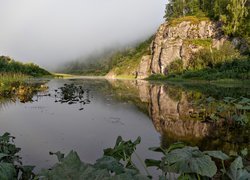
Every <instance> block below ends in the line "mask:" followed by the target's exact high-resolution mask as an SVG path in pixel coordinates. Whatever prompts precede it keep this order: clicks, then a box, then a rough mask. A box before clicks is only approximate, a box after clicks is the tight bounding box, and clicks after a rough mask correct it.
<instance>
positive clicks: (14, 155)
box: [0, 133, 35, 180]
mask: <svg viewBox="0 0 250 180" xmlns="http://www.w3.org/2000/svg"><path fill="white" fill-rule="evenodd" d="M14 139H15V138H14V137H13V136H11V135H10V134H9V133H5V134H3V135H2V136H0V179H1V180H9V179H20V180H26V179H33V178H34V177H35V175H34V173H33V172H32V171H33V169H34V166H23V165H22V162H21V157H20V156H19V155H18V153H19V152H20V150H21V149H20V148H18V147H16V145H15V144H14V143H13V140H14Z"/></svg>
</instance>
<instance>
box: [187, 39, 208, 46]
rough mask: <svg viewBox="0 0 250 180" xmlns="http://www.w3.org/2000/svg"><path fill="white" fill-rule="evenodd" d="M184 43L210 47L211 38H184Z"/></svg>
mask: <svg viewBox="0 0 250 180" xmlns="http://www.w3.org/2000/svg"><path fill="white" fill-rule="evenodd" d="M184 43H186V44H188V45H189V44H192V45H196V46H201V47H205V48H210V47H211V45H212V39H211V38H207V39H186V40H185V41H184Z"/></svg>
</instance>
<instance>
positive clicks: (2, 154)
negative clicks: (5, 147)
mask: <svg viewBox="0 0 250 180" xmlns="http://www.w3.org/2000/svg"><path fill="white" fill-rule="evenodd" d="M7 156H8V154H5V153H0V160H1V159H2V158H4V157H7Z"/></svg>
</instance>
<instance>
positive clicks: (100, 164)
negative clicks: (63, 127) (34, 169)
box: [39, 151, 148, 180]
mask: <svg viewBox="0 0 250 180" xmlns="http://www.w3.org/2000/svg"><path fill="white" fill-rule="evenodd" d="M128 177H129V179H132V180H133V179H148V178H147V177H146V176H140V175H139V174H138V171H136V170H131V169H126V168H125V167H123V166H122V164H120V163H119V161H117V160H116V159H115V158H113V157H108V156H104V157H103V158H101V159H98V160H97V162H96V163H95V164H94V165H91V164H85V163H83V162H81V160H80V158H79V156H78V155H77V153H76V152H74V151H71V152H70V153H69V154H68V155H67V156H66V157H65V158H63V159H61V161H60V162H59V163H57V164H56V165H55V166H54V167H52V168H51V170H43V171H42V172H41V173H40V174H39V178H40V179H46V180H47V179H48V180H49V179H66V180H73V179H84V180H92V179H95V180H105V179H107V180H108V179H126V178H128Z"/></svg>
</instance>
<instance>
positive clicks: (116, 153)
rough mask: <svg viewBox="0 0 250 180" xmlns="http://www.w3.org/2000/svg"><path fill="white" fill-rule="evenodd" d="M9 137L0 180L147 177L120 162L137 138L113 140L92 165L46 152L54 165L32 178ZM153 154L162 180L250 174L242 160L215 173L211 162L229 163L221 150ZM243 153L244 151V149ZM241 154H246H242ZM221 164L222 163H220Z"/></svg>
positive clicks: (179, 146)
mask: <svg viewBox="0 0 250 180" xmlns="http://www.w3.org/2000/svg"><path fill="white" fill-rule="evenodd" d="M12 139H13V137H12V136H10V134H9V133H5V134H4V135H3V136H0V145H1V146H0V147H1V149H0V179H3V180H9V179H20V180H26V179H41V180H49V179H86V180H88V179H96V180H99V179H100V180H102V179H107V180H109V179H110V180H112V179H124V180H125V179H132V180H133V179H135V180H144V179H145V180H146V179H150V177H149V176H145V175H142V174H140V172H139V171H138V168H137V167H136V166H134V165H133V166H128V164H129V163H124V161H126V159H131V156H132V155H133V153H134V151H135V149H136V146H137V145H138V144H139V143H140V138H137V140H135V141H134V142H132V141H131V140H129V141H124V140H123V139H122V138H121V137H118V138H117V141H116V144H115V147H114V148H109V149H106V150H104V155H103V157H101V158H100V159H98V160H97V161H96V163H95V164H87V163H84V162H82V161H81V160H80V158H79V156H78V154H77V153H76V152H75V151H71V152H70V153H69V154H68V155H66V156H64V154H62V153H61V152H56V153H50V154H51V155H53V154H55V155H56V156H57V157H58V161H59V162H58V163H57V164H55V165H54V166H53V167H52V168H50V169H49V170H46V169H43V170H42V171H41V172H40V173H38V174H37V175H36V176H35V175H34V174H33V173H32V171H33V168H34V167H32V166H21V165H20V164H21V162H20V161H19V160H20V157H19V156H17V155H16V153H17V152H19V151H20V149H19V148H16V147H15V145H14V144H13V143H11V142H10V140H12ZM150 150H152V151H155V152H161V153H163V158H162V159H161V160H152V159H147V160H146V161H145V163H146V164H147V166H156V167H157V168H159V169H161V170H162V172H163V175H162V176H160V177H159V179H166V176H167V175H168V173H170V172H174V173H178V174H179V177H178V179H188V180H189V179H195V180H196V179H206V178H213V177H214V176H215V175H216V177H218V176H220V178H222V177H224V178H225V177H226V176H227V177H228V178H229V179H231V180H236V179H237V180H238V179H242V180H245V179H248V178H249V176H250V174H249V172H248V170H247V169H246V168H245V166H244V163H243V159H242V157H240V156H239V157H237V158H236V159H235V160H234V161H233V162H232V163H231V164H230V166H229V167H227V168H225V167H224V166H223V167H224V170H223V173H222V174H221V173H218V171H217V169H218V168H217V167H216V163H215V161H214V160H213V159H219V160H222V161H223V162H224V161H231V158H229V157H228V156H227V155H226V154H224V153H222V152H221V151H204V152H202V151H200V150H199V149H198V148H197V147H189V146H185V145H184V144H183V143H175V144H172V145H171V146H170V147H169V148H168V149H163V148H161V147H154V148H150ZM244 151H247V150H244ZM243 154H246V153H245V152H243ZM223 165H224V163H223Z"/></svg>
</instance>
